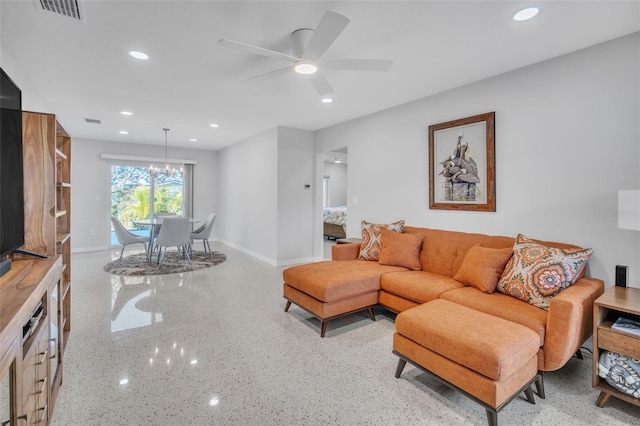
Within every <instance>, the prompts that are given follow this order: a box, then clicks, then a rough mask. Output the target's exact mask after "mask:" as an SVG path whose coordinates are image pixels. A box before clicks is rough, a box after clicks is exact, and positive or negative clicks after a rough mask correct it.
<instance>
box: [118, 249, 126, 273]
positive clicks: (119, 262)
mask: <svg viewBox="0 0 640 426" xmlns="http://www.w3.org/2000/svg"><path fill="white" fill-rule="evenodd" d="M125 246H126V244H123V245H122V249H121V250H120V259H118V268H119V267H120V265H122V255H123V254H124V247H125Z"/></svg>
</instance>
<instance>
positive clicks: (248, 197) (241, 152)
mask: <svg viewBox="0 0 640 426" xmlns="http://www.w3.org/2000/svg"><path fill="white" fill-rule="evenodd" d="M218 161H219V174H218V181H219V182H220V185H219V188H218V194H219V198H218V202H219V206H220V215H219V216H220V217H219V219H216V221H218V229H219V236H220V240H221V241H223V242H224V243H226V244H228V245H230V246H232V247H235V248H237V249H240V250H242V251H244V252H246V253H248V254H251V255H253V256H255V257H257V258H259V259H261V260H263V261H266V262H269V263H275V262H276V259H277V252H278V236H277V230H278V217H277V215H278V191H277V188H278V131H277V128H273V129H270V130H267V131H265V132H263V133H260V134H259V135H256V136H254V137H252V138H249V139H247V140H244V141H242V142H238V143H236V144H234V145H231V146H229V147H227V148H225V149H223V150H220V151H219V156H218Z"/></svg>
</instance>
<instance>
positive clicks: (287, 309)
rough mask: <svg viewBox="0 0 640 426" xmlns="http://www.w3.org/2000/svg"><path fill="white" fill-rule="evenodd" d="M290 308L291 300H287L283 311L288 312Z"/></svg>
mask: <svg viewBox="0 0 640 426" xmlns="http://www.w3.org/2000/svg"><path fill="white" fill-rule="evenodd" d="M290 307H291V300H287V306H285V307H284V311H285V312H289V308H290Z"/></svg>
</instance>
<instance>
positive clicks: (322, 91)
mask: <svg viewBox="0 0 640 426" xmlns="http://www.w3.org/2000/svg"><path fill="white" fill-rule="evenodd" d="M309 81H310V82H311V84H312V85H313V88H314V89H316V92H318V94H319V95H320V96H326V95H330V94H331V93H333V87H331V85H330V84H329V82H328V81H327V79H326V78H324V77H323V76H322V74H320V73H319V72H317V73H315V74H313V75H311V76H310V77H309Z"/></svg>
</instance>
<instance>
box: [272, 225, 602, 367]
mask: <svg viewBox="0 0 640 426" xmlns="http://www.w3.org/2000/svg"><path fill="white" fill-rule="evenodd" d="M403 233H404V234H413V235H419V236H422V237H423V239H422V244H421V247H420V248H419V263H420V265H419V270H410V269H408V268H403V267H400V266H394V265H381V264H379V262H376V261H368V260H358V255H359V253H360V244H337V245H334V246H332V260H331V261H324V262H317V263H312V264H308V265H298V266H294V267H291V268H287V269H285V270H284V272H283V278H284V297H285V298H286V299H287V300H288V302H287V307H286V309H285V310H288V309H289V307H290V305H291V303H295V304H296V305H299V306H301V307H302V308H304V309H306V310H307V311H309V312H311V313H313V314H314V315H315V316H317V317H318V318H320V319H321V320H322V334H324V328H325V327H326V320H327V319H331V318H334V317H336V316H339V315H344V314H347V313H350V312H355V311H358V310H362V309H368V310H369V313H370V315H371V316H372V319H375V318H374V317H373V312H372V310H371V307H372V306H375V305H376V304H377V305H380V306H382V307H384V308H386V309H388V310H390V311H393V312H396V313H400V312H403V311H405V310H407V309H410V308H412V307H415V306H418V305H421V304H424V303H427V302H429V301H432V300H436V299H444V300H447V301H449V302H453V304H454V305H456V306H466V307H467V308H471V309H474V310H476V311H479V312H482V313H485V314H488V315H490V316H493V317H498V318H502V319H504V320H507V321H511V322H513V323H516V324H519V325H522V326H524V327H526V328H528V329H530V330H533V332H535V334H536V335H537V336H538V339H539V348H540V349H539V350H538V353H537V366H538V370H540V371H553V370H557V369H559V368H560V367H562V366H563V365H564V364H565V363H566V362H567V361H568V360H569V359H570V358H571V357H572V356H573V355H574V354H576V352H578V350H579V349H580V346H581V345H582V344H583V343H584V342H585V341H586V340H587V339H588V338H589V336H590V335H591V332H592V331H591V330H592V321H593V302H594V300H595V299H596V298H598V297H599V296H600V295H601V294H602V293H603V292H604V282H603V281H602V280H599V279H596V278H587V277H585V276H584V270H582V272H581V273H580V275H579V276H578V279H577V280H576V282H575V283H574V284H573V285H571V286H570V287H568V288H566V289H564V290H563V291H562V292H560V293H559V294H557V295H556V296H555V297H553V298H552V299H551V301H550V302H549V306H548V310H544V309H540V308H539V307H536V306H533V305H531V304H529V303H527V302H525V301H522V300H519V299H518V298H516V297H513V296H511V295H507V294H503V293H500V292H498V291H494V292H483V291H481V290H479V289H477V288H475V287H472V286H468V285H465V283H462V282H460V281H456V280H454V277H456V274H457V273H458V272H459V270H460V269H461V266H462V264H463V261H464V260H465V256H466V254H467V252H468V251H469V250H470V249H471V248H472V247H476V248H477V247H482V248H490V249H505V250H507V251H508V249H511V248H513V246H514V242H515V239H514V238H513V237H505V236H490V235H484V234H474V233H464V232H455V231H445V230H438V229H429V228H417V227H408V226H406V227H404V230H403ZM537 242H538V243H540V244H544V245H546V246H550V247H557V248H561V249H578V247H576V246H572V245H570V244H563V243H554V242H542V241H537ZM461 311H464V309H461ZM487 332H490V331H489V330H487Z"/></svg>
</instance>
